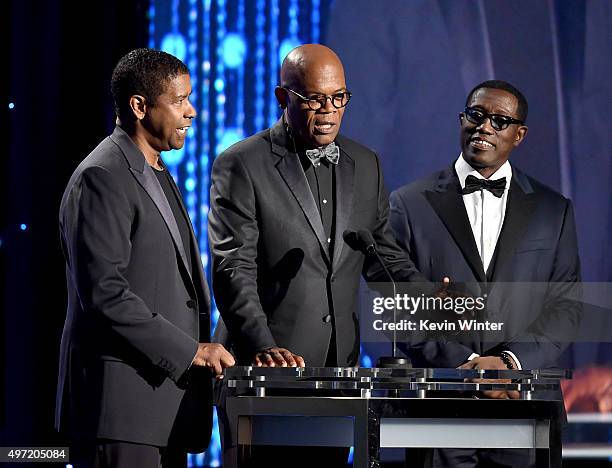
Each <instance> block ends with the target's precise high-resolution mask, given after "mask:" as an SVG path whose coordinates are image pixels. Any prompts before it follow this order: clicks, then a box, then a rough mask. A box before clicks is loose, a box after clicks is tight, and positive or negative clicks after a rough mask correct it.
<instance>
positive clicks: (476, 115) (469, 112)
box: [463, 107, 523, 131]
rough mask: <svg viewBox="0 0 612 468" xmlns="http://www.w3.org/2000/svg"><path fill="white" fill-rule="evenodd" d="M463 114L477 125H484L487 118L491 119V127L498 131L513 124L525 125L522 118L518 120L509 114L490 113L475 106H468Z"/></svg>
mask: <svg viewBox="0 0 612 468" xmlns="http://www.w3.org/2000/svg"><path fill="white" fill-rule="evenodd" d="M463 115H465V118H466V119H468V120H469V121H470V122H472V123H474V124H476V125H482V124H483V123H484V122H485V120H487V119H489V122H491V127H493V128H494V129H495V130H497V131H501V130H505V129H506V128H508V127H509V126H510V125H512V124H518V125H523V121H522V120H517V119H515V118H512V117H510V116H508V115H502V114H489V113H488V112H485V111H483V110H480V109H476V108H475V107H466V108H465V109H463Z"/></svg>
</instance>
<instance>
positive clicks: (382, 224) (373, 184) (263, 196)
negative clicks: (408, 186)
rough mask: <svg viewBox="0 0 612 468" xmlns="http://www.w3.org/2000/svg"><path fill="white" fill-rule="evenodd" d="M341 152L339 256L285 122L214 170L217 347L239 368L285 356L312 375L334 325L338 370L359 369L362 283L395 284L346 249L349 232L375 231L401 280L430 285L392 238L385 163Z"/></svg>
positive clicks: (367, 154) (349, 148)
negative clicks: (295, 357)
mask: <svg viewBox="0 0 612 468" xmlns="http://www.w3.org/2000/svg"><path fill="white" fill-rule="evenodd" d="M336 143H337V144H338V145H339V146H340V150H341V155H340V160H339V164H338V166H337V167H336V168H335V180H336V185H335V203H336V205H335V209H336V216H335V234H334V249H333V255H332V256H330V254H329V250H328V243H327V237H326V236H325V233H324V229H323V224H322V222H321V217H320V214H319V211H318V209H317V206H316V204H315V200H314V198H313V195H312V192H311V190H310V188H309V186H308V182H307V180H306V176H305V174H304V171H303V169H302V166H301V164H300V160H299V157H298V155H297V154H295V153H293V152H292V151H291V150H292V149H293V145H292V143H291V141H290V139H289V138H288V136H287V134H286V131H285V129H284V126H283V123H282V121H278V122H277V123H276V124H275V125H274V126H273V127H272V128H271V129H268V130H265V131H263V132H261V133H258V134H257V135H254V136H252V137H250V138H247V139H246V140H244V141H242V142H240V143H238V144H236V145H234V146H232V147H231V148H229V149H228V150H227V151H225V152H224V153H223V154H221V155H220V156H219V157H218V158H217V159H216V161H215V163H214V165H213V170H212V186H211V197H210V200H211V210H210V213H209V240H210V250H211V254H212V261H213V289H214V292H215V299H216V301H217V305H218V307H219V311H220V313H221V316H222V320H221V321H220V322H219V325H218V326H217V330H216V331H215V340H218V341H220V342H224V343H228V344H230V345H231V347H232V348H233V350H234V352H235V353H236V355H237V358H238V359H237V361H238V362H239V363H242V364H247V363H250V362H251V360H252V358H253V356H254V353H255V352H256V351H257V350H261V349H263V348H266V347H270V346H280V347H285V348H287V349H289V350H291V351H292V352H294V353H296V354H299V355H301V356H303V357H304V359H305V361H306V364H307V365H309V366H323V365H324V364H325V358H326V355H327V351H328V348H329V343H330V337H331V333H332V324H333V323H335V327H336V342H337V359H338V360H337V362H338V364H339V365H342V366H347V365H348V366H352V365H354V364H356V363H357V360H358V356H359V326H358V317H357V309H356V307H357V291H358V288H359V278H360V274H361V273H362V272H363V275H364V277H365V278H366V279H367V280H372V281H385V280H386V277H385V276H384V273H383V271H382V268H381V267H380V266H379V265H378V264H377V263H376V262H375V261H374V260H373V259H371V258H366V257H365V256H364V255H363V254H362V253H361V252H360V251H359V250H354V249H353V248H351V247H349V246H348V245H347V244H346V243H345V241H344V239H343V233H344V231H345V230H358V229H369V230H370V231H372V233H373V235H374V239H375V240H376V243H377V244H378V250H379V252H380V254H381V256H382V257H383V258H384V259H385V261H386V262H387V264H388V265H389V268H390V269H391V270H392V271H393V272H394V273H395V275H396V276H397V277H398V278H400V279H402V280H404V281H409V280H419V279H423V278H422V276H421V275H420V273H418V272H417V271H416V270H415V268H414V265H413V264H412V262H411V261H410V260H409V258H408V257H407V256H406V255H405V254H404V253H403V252H402V251H401V249H399V248H398V247H397V245H396V243H395V241H394V239H393V236H392V233H391V231H390V227H389V224H388V213H389V205H388V196H387V193H386V191H385V188H384V184H383V178H382V173H381V168H380V162H379V160H378V157H377V156H376V155H375V154H374V153H373V152H372V151H370V150H368V149H366V148H364V147H363V146H361V145H359V144H358V143H356V142H354V141H352V140H349V139H348V138H344V137H342V136H338V137H337V139H336ZM330 315H333V317H334V320H330Z"/></svg>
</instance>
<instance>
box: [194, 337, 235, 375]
mask: <svg viewBox="0 0 612 468" xmlns="http://www.w3.org/2000/svg"><path fill="white" fill-rule="evenodd" d="M234 364H236V361H235V360H234V356H232V355H231V354H230V352H229V351H228V350H227V349H225V348H224V347H223V345H222V344H219V343H199V344H198V351H197V352H196V355H195V357H194V358H193V365H194V366H203V367H209V368H210V369H211V370H212V371H213V372H214V373H215V376H216V377H217V379H220V378H223V369H225V368H226V367H231V366H233V365H234Z"/></svg>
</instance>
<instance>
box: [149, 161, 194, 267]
mask: <svg viewBox="0 0 612 468" xmlns="http://www.w3.org/2000/svg"><path fill="white" fill-rule="evenodd" d="M153 172H154V173H155V176H156V177H157V180H158V181H159V184H160V185H161V188H162V190H163V191H164V195H166V199H167V200H168V204H169V205H170V209H172V214H173V215H174V219H175V221H176V225H177V226H178V230H179V233H180V234H181V240H182V241H183V249H184V251H185V257H186V258H187V267H188V268H189V272H190V273H192V274H193V264H192V258H193V254H194V252H193V249H192V246H191V233H190V232H189V224H188V221H187V219H186V218H185V215H184V214H183V210H182V209H181V204H180V201H179V199H178V197H179V195H178V194H177V192H176V190H175V189H174V188H173V187H172V186H173V185H174V181H172V180H170V177H172V176H171V175H170V173H169V172H168V170H167V169H164V170H163V171H158V170H156V169H153Z"/></svg>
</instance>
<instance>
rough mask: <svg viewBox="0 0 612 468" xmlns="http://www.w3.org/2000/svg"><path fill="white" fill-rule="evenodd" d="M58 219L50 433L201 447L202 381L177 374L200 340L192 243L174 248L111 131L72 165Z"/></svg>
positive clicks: (202, 298)
mask: <svg viewBox="0 0 612 468" xmlns="http://www.w3.org/2000/svg"><path fill="white" fill-rule="evenodd" d="M174 190H176V192H177V194H178V188H177V187H176V186H174ZM182 211H183V214H184V215H185V217H186V219H187V220H189V218H188V216H187V212H186V211H185V208H184V206H182ZM59 221H60V234H61V242H62V249H63V252H64V257H65V259H66V281H67V285H68V312H67V316H66V322H65V325H64V331H63V335H62V342H61V349H60V370H59V381H58V390H57V407H56V426H57V427H58V429H61V430H62V431H68V432H69V433H71V434H72V435H73V436H74V437H79V438H103V439H114V440H122V441H128V442H137V443H142V444H150V445H156V446H166V445H168V444H169V443H174V442H176V443H178V444H181V445H182V446H183V447H186V448H190V449H192V450H195V449H199V450H203V449H205V448H206V447H207V445H208V441H209V438H210V428H211V411H212V405H211V391H212V386H211V379H210V374H209V372H208V371H206V370H204V369H195V368H194V369H192V370H190V371H189V372H186V371H187V369H188V368H189V366H190V365H191V361H192V359H193V357H194V356H195V354H196V350H197V345H198V341H210V324H209V320H210V318H209V317H210V316H209V312H210V294H209V291H208V287H207V285H206V282H205V279H204V274H203V272H202V267H201V262H200V260H199V253H198V248H197V242H196V240H195V236H194V234H193V230H191V243H192V246H191V249H190V248H189V246H184V245H183V243H182V241H181V236H180V233H179V230H178V227H177V224H176V220H175V218H174V216H173V213H172V210H171V208H170V205H169V204H168V201H167V199H166V197H165V195H164V193H163V191H162V188H161V186H160V185H159V182H158V180H157V178H156V177H155V174H154V173H153V169H152V168H151V167H150V166H149V165H148V164H146V162H145V158H144V156H143V154H142V153H141V152H140V150H139V149H138V147H137V146H136V145H135V144H134V143H133V141H132V140H131V138H130V137H129V136H128V135H127V134H126V133H125V132H124V131H123V130H122V129H121V128H119V127H116V128H115V131H114V132H113V134H112V135H111V136H110V137H108V138H106V139H105V140H103V141H102V142H101V143H100V144H99V145H98V147H97V148H96V149H94V150H93V151H92V153H91V154H90V155H89V156H87V158H85V159H84V160H83V162H82V163H81V164H80V165H79V166H78V168H77V169H76V171H75V172H74V174H73V175H72V177H71V178H70V181H69V182H68V186H67V188H66V191H65V193H64V196H63V198H62V202H61V207H60V215H59ZM188 224H189V225H190V227H191V224H190V223H189V221H188ZM190 251H193V252H194V253H195V255H194V257H197V258H193V259H192V264H193V265H194V267H193V273H192V272H191V271H189V270H188V267H187V266H186V265H187V264H188V263H187V261H186V257H185V256H186V255H188V254H189V252H190ZM186 389H187V390H186ZM191 420H192V421H191ZM191 422H193V423H194V424H193V425H191V424H190V423H191ZM195 423H197V426H196V425H195Z"/></svg>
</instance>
